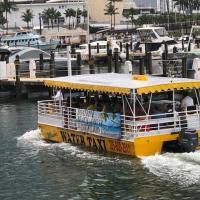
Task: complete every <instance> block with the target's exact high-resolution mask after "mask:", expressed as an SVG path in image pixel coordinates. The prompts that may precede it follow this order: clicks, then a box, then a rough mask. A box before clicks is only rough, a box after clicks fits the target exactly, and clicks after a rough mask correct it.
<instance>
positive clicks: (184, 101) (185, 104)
mask: <svg viewBox="0 0 200 200" xmlns="http://www.w3.org/2000/svg"><path fill="white" fill-rule="evenodd" d="M183 97H184V98H183V99H182V101H181V109H182V110H186V109H187V107H190V106H194V101H193V99H192V97H190V96H189V95H188V93H187V92H185V93H184V94H183Z"/></svg>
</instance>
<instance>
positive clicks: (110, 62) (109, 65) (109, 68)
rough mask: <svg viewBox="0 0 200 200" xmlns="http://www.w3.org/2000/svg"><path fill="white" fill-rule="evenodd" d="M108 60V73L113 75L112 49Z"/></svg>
mask: <svg viewBox="0 0 200 200" xmlns="http://www.w3.org/2000/svg"><path fill="white" fill-rule="evenodd" d="M107 59H108V73H111V72H112V49H110V50H109V51H108V56H107Z"/></svg>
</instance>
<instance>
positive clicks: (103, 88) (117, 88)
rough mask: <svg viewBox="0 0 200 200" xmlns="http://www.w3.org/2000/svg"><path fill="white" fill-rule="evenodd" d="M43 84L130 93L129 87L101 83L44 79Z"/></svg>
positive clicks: (83, 89) (104, 91) (94, 90)
mask: <svg viewBox="0 0 200 200" xmlns="http://www.w3.org/2000/svg"><path fill="white" fill-rule="evenodd" d="M44 84H45V85H46V86H48V87H57V88H65V89H72V90H82V91H92V92H103V93H114V94H130V93H131V89H130V88H120V87H111V86H102V85H86V84H81V83H68V82H59V81H50V80H45V81H44Z"/></svg>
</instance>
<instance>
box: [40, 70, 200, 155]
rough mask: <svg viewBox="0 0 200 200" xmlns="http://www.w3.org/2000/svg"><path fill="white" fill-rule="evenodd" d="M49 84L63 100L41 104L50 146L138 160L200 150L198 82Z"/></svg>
mask: <svg viewBox="0 0 200 200" xmlns="http://www.w3.org/2000/svg"><path fill="white" fill-rule="evenodd" d="M44 82H45V85H46V86H48V87H51V88H56V90H58V92H60V94H61V91H62V94H63V96H64V99H62V98H60V99H59V98H54V99H52V100H44V101H39V102H38V124H39V128H40V129H41V136H42V138H43V139H45V140H47V141H52V142H68V143H72V144H75V145H82V146H87V147H89V148H91V149H96V150H98V151H105V152H111V153H119V154H124V155H130V156H138V157H139V156H149V155H154V154H157V153H162V152H165V151H176V152H191V151H195V150H196V149H198V147H199V143H198V141H199V137H200V104H199V102H200V101H199V97H200V96H199V94H200V93H199V88H200V81H199V80H195V79H185V78H169V77H155V76H148V75H131V74H116V73H105V74H87V75H76V76H68V77H58V78H52V79H46V80H45V81H44ZM186 92H189V93H188V94H187V95H186ZM184 95H185V96H184ZM56 96H57V97H58V96H59V95H56ZM60 97H61V95H60Z"/></svg>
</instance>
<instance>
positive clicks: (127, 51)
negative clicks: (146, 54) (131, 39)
mask: <svg viewBox="0 0 200 200" xmlns="http://www.w3.org/2000/svg"><path fill="white" fill-rule="evenodd" d="M126 60H129V44H128V43H126Z"/></svg>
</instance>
